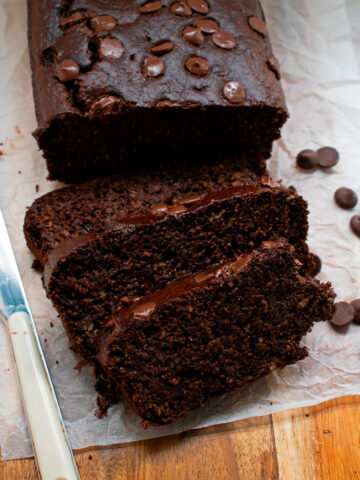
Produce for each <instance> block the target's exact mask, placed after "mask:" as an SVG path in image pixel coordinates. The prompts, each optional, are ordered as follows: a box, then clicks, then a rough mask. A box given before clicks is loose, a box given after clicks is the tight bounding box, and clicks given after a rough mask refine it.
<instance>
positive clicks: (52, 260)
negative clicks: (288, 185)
mask: <svg viewBox="0 0 360 480" xmlns="http://www.w3.org/2000/svg"><path fill="white" fill-rule="evenodd" d="M175 208H178V211H177V213H176V210H175V213H174V212H173V213H172V214H160V215H159V216H153V217H141V216H137V217H133V218H130V217H129V218H128V223H127V224H125V223H124V224H123V225H122V226H118V227H117V228H114V229H112V230H111V231H108V232H105V233H103V234H100V235H96V234H88V235H86V236H83V237H77V238H76V239H70V240H68V241H65V242H63V243H62V244H60V245H59V246H58V247H57V248H56V249H55V250H53V252H52V253H50V255H49V257H48V260H47V263H46V264H45V269H44V285H45V288H46V291H47V294H48V296H49V297H50V298H51V300H52V301H53V303H54V305H55V307H56V308H57V310H58V312H59V314H60V316H61V318H62V321H63V323H64V325H65V328H66V329H67V331H68V334H69V337H70V339H71V342H72V344H73V346H74V348H75V350H76V351H78V352H80V353H82V354H83V355H84V356H85V358H91V356H92V355H93V354H94V353H95V351H96V342H97V337H98V335H99V334H100V333H101V330H102V328H103V323H104V319H105V317H106V316H108V315H109V314H111V313H112V312H113V311H114V310H115V309H116V308H118V306H119V304H120V302H121V300H122V299H123V297H140V296H142V295H146V294H148V293H150V292H152V291H154V290H157V289H161V288H163V287H165V285H166V284H167V283H168V282H170V281H172V280H175V279H177V278H181V277H185V276H188V275H190V274H192V273H194V272H196V271H197V270H201V269H205V268H206V267H208V266H211V265H214V264H218V263H222V262H225V261H230V260H232V259H233V258H234V256H236V255H239V254H241V253H244V252H249V251H251V250H252V249H253V248H254V247H256V246H258V245H260V244H261V242H262V241H264V240H275V239H277V238H278V237H284V238H287V239H288V240H289V242H290V243H292V244H293V245H294V246H295V247H296V249H297V252H298V254H299V256H300V258H301V259H302V261H303V262H304V264H305V269H306V268H307V267H306V261H307V258H308V256H307V255H308V252H307V246H306V243H305V240H306V234H307V208H306V203H305V202H304V201H303V200H302V199H301V197H299V196H297V195H296V194H295V192H294V191H293V190H292V189H285V188H271V187H254V186H247V187H238V188H234V189H230V190H227V191H223V192H216V193H214V194H210V195H208V196H206V197H204V199H202V200H200V201H198V202H197V203H195V204H194V205H192V206H190V207H189V208H185V207H184V206H177V207H175ZM123 301H125V300H124V299H123ZM129 301H131V299H129Z"/></svg>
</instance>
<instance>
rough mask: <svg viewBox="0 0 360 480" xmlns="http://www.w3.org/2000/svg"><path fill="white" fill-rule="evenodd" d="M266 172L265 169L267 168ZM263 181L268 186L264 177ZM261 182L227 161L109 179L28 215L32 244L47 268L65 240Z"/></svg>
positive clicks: (45, 201) (54, 198) (47, 198)
mask: <svg viewBox="0 0 360 480" xmlns="http://www.w3.org/2000/svg"><path fill="white" fill-rule="evenodd" d="M263 167H264V165H263ZM262 180H263V181H265V182H266V181H267V179H266V178H265V177H264V178H263V179H262ZM258 181H259V178H258V176H257V175H254V173H253V172H251V171H249V170H247V169H246V168H245V165H244V162H243V161H241V160H240V159H238V161H235V162H234V161H233V160H229V159H225V158H224V159H222V161H221V162H216V163H215V164H213V163H210V162H209V163H208V164H207V165H201V164H197V163H195V164H192V163H191V162H189V161H188V160H186V159H185V160H184V161H183V162H182V164H181V165H173V166H172V167H169V166H165V165H159V166H157V167H155V168H152V169H150V171H148V170H144V169H137V170H136V171H135V172H132V173H131V174H130V173H124V174H121V175H112V176H106V177H103V178H100V179H94V180H89V181H87V182H85V183H83V184H78V185H72V186H69V187H65V188H61V189H58V190H55V191H53V192H50V193H47V194H46V195H43V196H42V197H40V198H38V199H37V200H35V202H34V203H33V204H32V206H31V207H30V208H29V209H28V210H27V212H26V216H25V224H24V232H25V237H26V241H27V244H28V246H29V248H30V249H31V250H32V252H33V253H34V255H35V256H36V257H37V259H38V260H39V262H40V264H41V265H44V263H45V260H46V257H47V255H48V253H49V252H50V251H51V250H52V249H53V248H54V247H55V246H56V245H57V244H58V243H59V242H60V241H62V240H65V239H66V238H69V237H72V236H77V235H81V234H86V233H89V232H98V233H100V232H102V231H104V230H105V229H107V228H109V227H110V228H111V227H112V226H114V225H116V224H117V223H119V221H121V219H122V218H123V217H126V216H128V215H134V214H138V213H148V212H149V210H151V208H152V207H154V206H155V205H159V204H161V203H165V204H167V205H172V204H179V203H183V202H184V201H185V202H190V200H192V201H195V200H196V198H197V197H198V196H199V195H202V194H204V193H212V192H214V191H217V190H220V189H224V188H229V187H236V186H240V185H242V184H244V183H247V184H249V183H250V184H254V182H258Z"/></svg>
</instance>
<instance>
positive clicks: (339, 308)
mask: <svg viewBox="0 0 360 480" xmlns="http://www.w3.org/2000/svg"><path fill="white" fill-rule="evenodd" d="M354 318H355V311H354V309H353V307H352V306H351V305H350V303H347V302H338V303H335V313H334V315H333V317H332V318H331V319H330V322H331V324H332V325H334V326H335V327H345V326H346V325H349V323H351V322H352V321H353V320H354Z"/></svg>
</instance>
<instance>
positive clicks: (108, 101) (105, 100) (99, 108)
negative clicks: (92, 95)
mask: <svg viewBox="0 0 360 480" xmlns="http://www.w3.org/2000/svg"><path fill="white" fill-rule="evenodd" d="M119 103H121V100H120V99H119V98H117V97H114V96H112V95H103V96H102V97H100V98H98V99H97V100H95V102H94V103H93V104H92V105H91V107H90V112H89V115H90V117H93V116H94V115H96V114H97V113H99V112H103V111H104V110H107V111H112V110H114V107H115V106H116V105H117V104H119Z"/></svg>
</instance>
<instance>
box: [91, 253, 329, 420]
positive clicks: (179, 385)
mask: <svg viewBox="0 0 360 480" xmlns="http://www.w3.org/2000/svg"><path fill="white" fill-rule="evenodd" d="M333 297H334V295H333V293H332V292H331V290H330V286H329V284H326V285H323V284H320V283H319V282H318V281H317V280H313V279H309V278H305V277H302V276H301V275H300V274H299V262H298V261H297V260H296V259H295V257H294V255H293V251H292V249H291V248H290V247H289V246H288V245H268V246H266V247H265V248H263V249H262V250H260V251H257V252H253V253H251V254H250V255H246V256H245V255H244V256H242V257H240V259H238V260H237V261H236V262H234V263H232V264H229V265H226V266H225V267H221V268H220V269H217V268H215V269H214V268H212V269H210V270H207V271H206V272H203V274H202V275H199V274H198V275H197V276H195V277H190V278H187V279H184V280H179V281H177V282H173V284H170V285H168V286H167V287H165V289H164V290H162V291H158V292H155V293H153V294H151V295H149V296H147V297H145V298H142V299H140V300H139V301H138V302H136V303H135V304H133V305H132V306H131V307H129V308H127V309H125V310H120V312H119V313H116V314H114V316H113V318H112V320H111V321H110V323H109V325H108V331H109V332H111V333H109V334H107V335H105V336H104V339H103V343H102V345H101V349H100V352H99V355H98V361H99V362H100V365H101V367H102V368H103V369H104V370H105V371H106V372H107V373H108V374H109V376H110V378H111V379H112V381H114V382H115V383H116V384H117V385H119V386H120V388H121V390H122V392H123V394H124V395H125V396H126V398H127V399H128V400H129V402H130V403H131V405H132V406H133V408H134V409H135V410H136V412H137V413H138V414H139V415H140V416H141V417H142V418H143V419H144V424H145V426H146V425H159V424H163V423H168V422H171V421H173V420H174V419H175V418H177V417H179V416H182V415H185V414H187V413H189V412H190V411H192V410H194V409H197V408H199V407H201V406H202V405H204V404H205V403H206V402H207V401H208V400H209V399H210V398H212V397H214V396H216V395H221V394H223V393H226V392H231V391H234V390H237V389H238V388H240V387H241V386H242V385H244V384H245V383H248V382H251V381H253V380H255V379H257V378H260V377H262V376H264V375H266V374H267V373H269V372H270V371H271V370H273V369H275V368H278V367H283V366H285V365H288V364H290V363H293V362H296V361H298V360H301V359H302V358H304V357H305V356H306V354H307V351H306V349H305V348H304V347H301V346H300V345H299V342H300V339H301V337H302V336H303V335H305V334H306V332H307V331H308V330H309V329H310V327H311V326H312V324H313V323H314V322H317V321H320V320H325V319H329V318H330V316H331V314H332V311H333Z"/></svg>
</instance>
